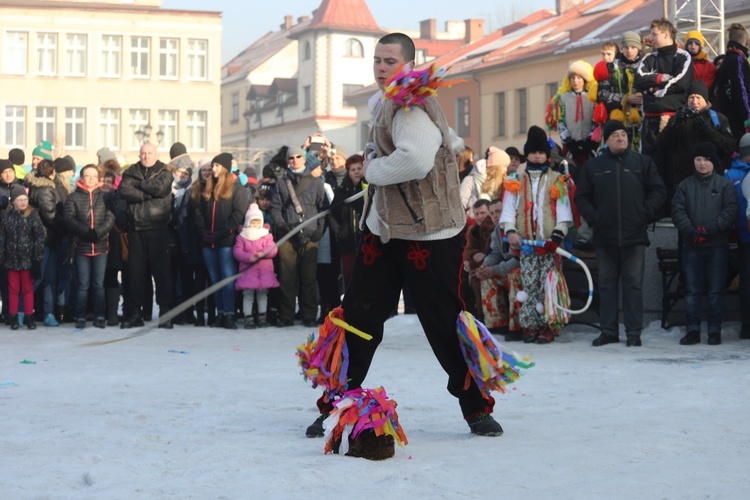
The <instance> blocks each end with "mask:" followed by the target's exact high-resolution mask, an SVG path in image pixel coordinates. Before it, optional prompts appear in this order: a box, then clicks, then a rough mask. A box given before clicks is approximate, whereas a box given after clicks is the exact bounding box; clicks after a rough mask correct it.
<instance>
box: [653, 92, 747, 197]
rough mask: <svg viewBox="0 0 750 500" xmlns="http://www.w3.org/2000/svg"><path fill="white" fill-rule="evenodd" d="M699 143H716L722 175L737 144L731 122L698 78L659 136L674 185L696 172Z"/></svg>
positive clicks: (719, 169) (666, 166) (660, 145)
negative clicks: (715, 107)
mask: <svg viewBox="0 0 750 500" xmlns="http://www.w3.org/2000/svg"><path fill="white" fill-rule="evenodd" d="M700 142H710V143H712V144H713V145H714V146H716V149H717V150H718V151H719V159H720V160H721V165H720V166H719V165H717V166H716V167H717V168H716V170H717V172H718V173H719V174H720V175H723V173H724V170H725V169H726V168H727V167H728V166H729V162H730V160H731V157H732V154H733V153H734V147H735V144H734V138H733V137H732V133H731V131H730V130H729V121H728V120H727V118H726V117H725V116H724V115H723V114H721V113H719V112H716V111H714V110H712V109H711V104H710V102H709V100H708V89H707V88H706V84H705V83H703V81H701V80H695V81H694V82H692V83H691V84H690V88H689V90H688V96H687V102H686V104H685V105H684V106H683V107H681V108H680V109H678V110H677V111H676V112H675V114H674V116H673V117H671V118H670V119H669V122H668V123H667V126H666V127H664V130H663V131H662V132H661V134H659V137H658V144H659V148H660V149H661V150H662V151H663V153H664V160H665V162H666V163H667V164H666V165H665V169H666V170H665V171H666V172H669V173H671V176H672V183H671V185H672V186H677V185H678V184H679V183H680V182H682V181H683V180H684V179H686V178H688V177H690V176H691V175H693V174H694V173H695V169H694V168H693V166H692V165H693V159H692V156H691V155H692V151H693V147H694V146H695V144H698V143H700ZM665 183H666V179H665ZM671 195H672V193H670V194H669V196H670V197H671Z"/></svg>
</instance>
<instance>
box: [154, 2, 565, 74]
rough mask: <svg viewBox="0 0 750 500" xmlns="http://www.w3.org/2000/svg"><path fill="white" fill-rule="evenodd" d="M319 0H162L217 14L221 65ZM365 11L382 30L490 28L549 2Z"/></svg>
mask: <svg viewBox="0 0 750 500" xmlns="http://www.w3.org/2000/svg"><path fill="white" fill-rule="evenodd" d="M321 3H322V0H277V1H275V2H262V6H260V5H259V4H261V2H260V1H259V0H253V1H247V0H212V1H210V2H207V1H206V0H162V6H163V7H164V8H169V9H186V10H212V11H221V12H222V13H223V15H222V18H223V26H224V36H223V38H222V63H225V62H227V61H228V60H229V59H231V58H232V57H234V56H235V55H237V54H238V53H239V52H241V51H242V50H243V49H244V48H245V47H247V46H248V45H250V44H251V43H253V42H254V41H255V40H257V39H258V38H260V37H261V36H262V35H264V34H265V33H267V32H269V31H275V30H278V29H279V25H281V23H282V22H283V20H284V16H285V15H287V14H289V15H292V16H294V17H295V19H296V18H298V17H300V16H304V15H307V16H309V15H312V11H313V10H314V9H316V8H317V7H318V6H319V5H320V4H321ZM368 6H369V8H370V12H372V15H373V16H374V17H375V21H376V22H377V23H378V24H379V25H380V27H382V28H384V29H393V30H395V29H413V30H416V29H419V21H422V20H425V19H433V18H434V19H437V21H438V28H439V29H441V30H442V29H443V28H444V26H445V22H446V21H458V20H460V21H462V20H464V19H469V18H479V19H484V20H485V29H486V30H487V31H490V30H496V29H498V28H500V27H501V26H503V25H505V24H508V23H509V22H512V21H513V20H515V19H517V18H519V17H522V16H523V15H526V14H530V13H531V12H533V11H535V10H537V9H543V8H546V9H554V8H555V0H494V1H487V0H462V1H461V2H438V1H435V0H411V1H408V2H405V1H403V0H370V1H369V2H368Z"/></svg>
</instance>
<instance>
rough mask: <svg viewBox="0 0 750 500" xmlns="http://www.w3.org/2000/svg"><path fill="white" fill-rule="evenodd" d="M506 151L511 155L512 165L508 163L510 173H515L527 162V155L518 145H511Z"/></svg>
mask: <svg viewBox="0 0 750 500" xmlns="http://www.w3.org/2000/svg"><path fill="white" fill-rule="evenodd" d="M505 152H506V153H507V154H508V156H510V165H508V174H514V173H515V172H516V170H518V167H520V166H521V164H522V163H526V157H525V156H524V155H523V154H522V153H521V152H520V151H519V150H518V148H517V147H515V146H511V147H509V148H505Z"/></svg>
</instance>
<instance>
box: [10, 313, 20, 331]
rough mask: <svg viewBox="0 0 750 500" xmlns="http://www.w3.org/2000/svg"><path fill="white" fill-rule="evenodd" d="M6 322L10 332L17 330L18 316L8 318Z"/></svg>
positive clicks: (13, 315)
mask: <svg viewBox="0 0 750 500" xmlns="http://www.w3.org/2000/svg"><path fill="white" fill-rule="evenodd" d="M8 322H9V323H10V329H11V330H18V314H11V315H10V316H8Z"/></svg>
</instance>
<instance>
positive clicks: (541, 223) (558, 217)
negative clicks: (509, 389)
mask: <svg viewBox="0 0 750 500" xmlns="http://www.w3.org/2000/svg"><path fill="white" fill-rule="evenodd" d="M523 151H524V154H525V155H526V165H525V166H522V167H520V168H519V169H518V171H517V172H516V177H515V178H512V177H509V178H508V179H507V180H506V181H505V185H504V189H505V195H504V198H503V211H502V214H501V215H500V225H501V226H502V227H503V230H504V231H505V235H506V236H507V238H508V243H510V246H511V248H512V249H513V250H515V251H519V250H520V249H521V244H520V240H521V239H530V240H544V241H545V244H544V247H543V248H537V249H531V248H525V249H524V251H521V254H520V261H521V284H522V287H523V290H524V291H525V294H524V295H525V296H526V299H525V300H524V301H523V303H522V304H521V308H520V311H519V323H520V325H521V327H522V328H523V331H524V334H523V341H524V342H526V343H531V342H536V343H537V344H548V343H550V342H552V341H553V340H554V338H555V336H556V335H559V333H560V330H561V329H562V326H563V325H562V324H559V322H558V321H550V319H551V318H552V317H553V316H555V315H556V311H550V310H547V311H545V304H546V303H547V301H546V300H545V287H544V283H545V281H546V279H547V276H548V274H549V273H550V271H553V268H557V272H558V273H559V271H560V269H559V268H560V265H559V259H557V258H556V256H555V250H557V247H558V246H559V245H560V243H562V241H563V239H564V238H565V235H566V234H567V232H568V227H569V226H570V225H571V224H572V223H573V211H572V206H571V201H570V197H569V195H568V179H567V178H566V176H565V175H564V174H561V173H560V172H558V171H556V170H554V169H553V168H552V165H551V164H550V153H551V148H550V144H549V142H548V140H547V134H546V133H545V132H544V130H542V129H541V128H539V127H537V126H532V127H531V128H529V132H528V136H527V138H526V144H525V145H524V147H523Z"/></svg>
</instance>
